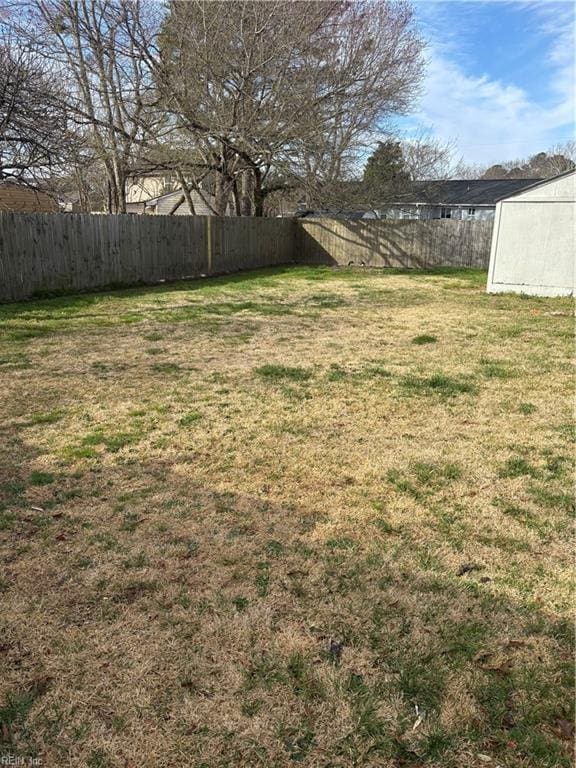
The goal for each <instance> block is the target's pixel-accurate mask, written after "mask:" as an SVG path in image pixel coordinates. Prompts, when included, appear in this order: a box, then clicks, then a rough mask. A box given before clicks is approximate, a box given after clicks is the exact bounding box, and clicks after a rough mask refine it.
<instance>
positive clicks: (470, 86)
mask: <svg viewBox="0 0 576 768" xmlns="http://www.w3.org/2000/svg"><path fill="white" fill-rule="evenodd" d="M566 6H568V7H567V8H566V10H565V11H564V7H563V6H560V7H559V6H558V4H556V3H555V4H554V6H552V5H549V4H538V5H536V6H535V7H534V6H533V7H532V8H531V9H530V10H531V12H530V17H531V18H530V22H531V26H532V28H533V29H534V26H536V25H538V27H539V32H540V33H541V34H542V35H544V36H546V37H547V38H548V39H549V41H550V42H549V46H548V53H547V56H546V60H545V61H543V62H542V66H543V67H545V71H547V72H548V73H549V87H548V88H547V94H546V97H545V102H544V101H542V102H541V101H540V100H538V99H535V98H534V97H533V96H531V95H530V94H529V93H527V92H526V90H524V89H523V88H521V87H519V86H518V85H516V84H514V82H512V81H510V82H506V81H504V80H496V79H493V78H490V77H488V76H487V75H482V76H475V75H472V74H470V73H469V72H466V70H465V62H466V55H465V52H464V51H462V50H457V48H456V46H455V45H454V39H453V38H452V39H450V42H449V44H448V45H447V44H446V41H442V42H440V41H439V40H438V39H437V37H436V35H434V37H435V38H436V40H435V41H433V42H432V45H431V48H430V49H429V66H428V72H427V75H426V80H425V83H424V87H423V95H422V98H421V101H420V105H419V110H418V112H417V114H416V115H415V116H414V117H415V118H416V120H417V121H418V123H420V124H421V125H424V126H426V127H428V128H429V129H430V130H431V132H432V133H433V134H435V135H436V136H438V137H439V138H441V139H442V140H444V141H449V140H452V141H454V142H455V144H456V146H457V152H458V154H461V155H462V156H463V158H464V159H465V161H466V162H473V163H492V162H497V161H499V160H506V159H515V158H518V157H525V156H527V155H529V154H532V153H534V152H539V151H541V150H542V149H546V148H549V147H550V146H551V145H553V144H555V143H557V142H558V141H559V140H561V139H563V140H567V139H568V138H570V137H571V135H572V133H573V131H574V115H575V104H574V33H573V23H574V13H573V9H572V7H571V4H566ZM563 11H564V12H563ZM533 25H534V26H533ZM486 44H487V45H489V41H486ZM462 54H464V55H462Z"/></svg>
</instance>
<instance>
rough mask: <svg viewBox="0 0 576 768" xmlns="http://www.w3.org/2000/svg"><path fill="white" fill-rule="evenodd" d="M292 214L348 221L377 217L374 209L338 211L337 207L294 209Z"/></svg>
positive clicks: (309, 217) (299, 216)
mask: <svg viewBox="0 0 576 768" xmlns="http://www.w3.org/2000/svg"><path fill="white" fill-rule="evenodd" d="M293 216H294V218H296V219H346V220H348V221H359V220H360V219H377V218H378V216H377V214H376V213H375V212H374V211H366V210H363V211H362V210H361V211H340V210H337V209H328V208H323V209H318V210H303V211H296V212H295V213H294V214H293Z"/></svg>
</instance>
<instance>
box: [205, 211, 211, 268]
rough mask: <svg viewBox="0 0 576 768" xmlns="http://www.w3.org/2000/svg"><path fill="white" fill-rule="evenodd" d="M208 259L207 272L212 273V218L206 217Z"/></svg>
mask: <svg viewBox="0 0 576 768" xmlns="http://www.w3.org/2000/svg"><path fill="white" fill-rule="evenodd" d="M206 257H207V262H208V269H207V272H208V274H210V273H211V272H212V216H206Z"/></svg>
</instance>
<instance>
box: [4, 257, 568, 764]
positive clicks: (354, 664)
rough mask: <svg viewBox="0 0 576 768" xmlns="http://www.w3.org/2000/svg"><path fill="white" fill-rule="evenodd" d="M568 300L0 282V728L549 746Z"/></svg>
mask: <svg viewBox="0 0 576 768" xmlns="http://www.w3.org/2000/svg"><path fill="white" fill-rule="evenodd" d="M571 312H572V308H571V304H570V302H569V301H565V300H551V299H546V300H543V299H525V298H521V297H511V296H487V295H485V294H484V293H483V276H482V275H481V274H478V273H473V272H470V273H465V272H449V271H448V272H444V273H443V272H440V273H437V274H433V275H432V274H418V273H414V274H402V273H393V272H388V273H385V272H369V271H356V272H355V271H349V270H340V271H331V270H328V269H316V270H315V269H307V268H295V269H293V270H275V271H270V272H263V273H254V274H252V275H246V276H240V277H236V278H227V279H222V280H214V281H207V282H204V283H191V284H185V285H176V286H164V287H161V288H154V289H142V290H131V291H123V292H115V293H109V294H94V295H91V296H83V297H70V298H60V299H54V300H51V301H49V300H46V301H41V302H35V303H30V304H22V305H17V306H16V305H13V306H6V307H4V308H0V318H1V320H2V334H3V336H2V339H1V341H0V380H1V383H2V390H1V398H2V402H1V409H2V411H1V413H2V425H3V427H2V443H1V447H0V448H1V451H2V463H1V468H0V490H1V491H2V492H3V495H4V497H5V500H4V505H3V506H2V507H0V510H2V511H0V554H1V557H2V560H1V563H2V566H1V572H0V573H1V581H0V590H1V591H0V599H1V601H2V612H1V615H0V719H1V720H2V722H3V726H2V729H1V731H0V743H1V746H0V755H2V754H7V753H12V754H16V755H21V756H32V755H37V756H40V757H42V758H43V761H44V762H43V765H45V766H49V767H51V766H61V765H70V766H90V767H91V768H99V767H102V768H103V767H105V766H121V767H122V768H126V767H127V766H151V767H154V768H156V767H157V766H158V767H159V766H174V765H190V766H194V767H195V768H201V767H204V768H220V767H223V766H274V768H276V767H279V766H291V765H294V764H301V765H305V766H310V767H311V768H312V767H314V768H316V767H318V768H320V767H322V768H328V766H330V767H334V768H335V767H336V766H362V767H363V768H364V767H367V768H369V767H371V766H374V767H376V766H378V767H380V766H382V767H386V768H393V767H395V766H405V767H406V768H407V767H408V766H438V767H439V768H440V767H441V768H449V767H450V766H454V767H456V766H458V768H472V767H473V766H483V765H493V766H496V765H502V766H504V765H505V766H507V768H508V767H510V768H528V766H530V767H532V766H534V768H539V767H540V766H550V767H552V766H554V767H556V766H568V765H570V757H569V755H570V749H569V748H570V741H569V737H570V722H571V715H570V712H569V700H570V698H571V685H572V675H571V666H572V652H571V640H572V631H571V618H570V604H571V597H572V587H573V579H572V553H571V546H572V533H571V524H570V518H571V513H572V511H573V488H572V479H573V445H572V442H571V441H572V434H573V433H572V413H571V405H572V394H573V378H572V374H571V369H570V365H571V361H570V357H571V340H572V331H573V325H572V324H573V319H572V317H571ZM421 336H428V337H435V339H436V340H435V341H434V339H433V338H432V339H430V338H428V339H427V340H426V341H425V342H422V341H421V340H420V341H418V340H417V341H414V339H418V337H421ZM416 706H417V707H418V711H419V712H423V713H424V716H423V719H422V721H421V723H420V724H419V725H418V726H417V727H416V728H414V724H415V722H416V719H417V715H416V709H415V707H416Z"/></svg>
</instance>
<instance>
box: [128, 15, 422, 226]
mask: <svg viewBox="0 0 576 768" xmlns="http://www.w3.org/2000/svg"><path fill="white" fill-rule="evenodd" d="M136 33H140V30H135V34H136ZM421 51H422V42H421V41H420V39H419V38H418V36H417V35H416V32H415V30H414V24H413V15H412V10H411V8H410V7H409V6H408V5H407V4H404V3H400V4H398V3H390V2H378V3H376V2H365V1H364V0H360V1H359V2H354V3H349V2H286V1H281V0H273V1H272V2H266V3H263V2H254V1H253V0H245V1H238V2H232V3H223V2H218V1H216V2H206V1H205V0H191V1H190V2H182V1H181V0H175V2H172V3H171V4H170V8H169V15H168V17H167V19H166V22H165V24H164V25H163V28H162V34H161V36H160V37H159V39H158V45H157V47H156V49H155V48H154V47H153V46H151V45H150V41H147V44H146V45H145V46H142V53H143V56H144V57H146V58H147V60H148V61H149V63H150V66H151V68H152V69H153V70H154V72H155V74H156V78H157V82H158V84H159V86H160V88H161V91H162V94H163V97H164V103H165V104H166V106H167V108H168V109H169V110H170V111H171V113H172V114H173V115H174V116H175V119H176V120H177V122H178V125H179V127H181V128H182V129H184V130H185V131H187V132H188V133H189V135H190V137H191V143H192V145H193V146H194V147H195V148H196V150H197V151H198V152H199V153H200V154H201V155H202V157H203V160H204V165H203V167H204V168H205V169H207V170H209V171H211V172H212V173H214V174H215V179H216V183H215V190H214V192H215V202H214V206H215V209H216V211H217V212H218V213H223V212H224V210H225V208H226V206H227V205H228V203H229V200H230V199H231V197H233V198H234V200H235V205H236V209H237V211H238V212H241V213H251V214H253V215H262V213H263V210H264V202H265V199H266V197H267V195H269V194H272V193H273V192H274V191H277V190H278V189H279V188H291V187H293V186H294V185H298V186H300V187H301V188H303V189H305V190H307V194H308V195H309V196H312V195H314V194H316V193H317V192H318V190H321V189H323V188H324V187H325V186H326V185H330V184H333V183H334V182H335V181H336V180H341V179H342V178H343V177H345V175H346V173H347V172H348V170H349V168H350V165H351V164H352V163H353V162H354V160H355V159H356V158H357V156H358V154H359V153H360V152H361V150H362V148H363V147H364V146H365V145H366V144H367V143H368V142H369V141H370V140H371V138H372V136H373V135H374V133H375V131H377V130H379V131H381V130H382V129H383V126H384V124H385V122H386V120H387V118H389V117H390V115H391V114H393V113H398V112H402V111H404V110H406V109H407V108H408V107H409V105H410V103H411V101H412V98H413V97H414V95H415V93H416V91H417V87H418V82H419V76H420V71H421V56H420V55H421Z"/></svg>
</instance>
